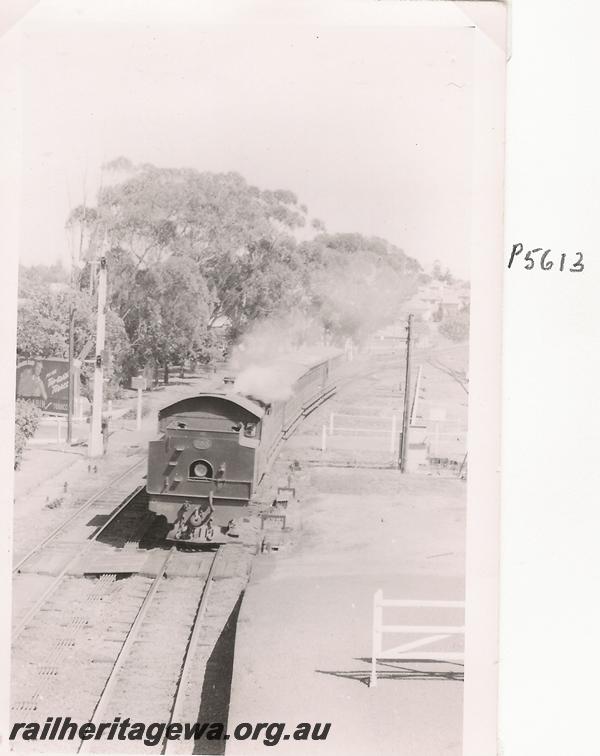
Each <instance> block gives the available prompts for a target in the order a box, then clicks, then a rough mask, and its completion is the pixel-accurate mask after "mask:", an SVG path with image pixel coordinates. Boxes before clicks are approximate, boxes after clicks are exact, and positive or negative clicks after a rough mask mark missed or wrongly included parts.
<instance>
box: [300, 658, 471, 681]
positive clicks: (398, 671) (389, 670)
mask: <svg viewBox="0 0 600 756" xmlns="http://www.w3.org/2000/svg"><path fill="white" fill-rule="evenodd" d="M355 661H361V662H365V663H366V664H369V665H370V664H371V659H370V658H368V657H361V658H358V659H355ZM412 664H415V665H417V664H418V666H412ZM427 664H436V665H442V664H443V667H444V668H443V669H439V668H436V669H422V667H423V666H424V665H427ZM457 667H458V669H456V668H457ZM315 672H318V673H319V674H320V675H331V676H333V677H341V678H344V679H346V680H356V681H357V682H359V683H362V684H363V685H366V686H367V687H368V685H369V680H370V678H371V670H370V668H369V669H356V670H326V669H317V670H315ZM377 679H378V680H430V681H433V680H449V681H459V682H462V681H463V680H464V669H463V665H462V664H452V663H448V662H445V663H443V662H440V661H436V660H435V659H432V660H431V662H427V661H423V660H422V659H414V660H412V659H403V660H402V661H398V660H393V659H389V660H386V659H378V660H377Z"/></svg>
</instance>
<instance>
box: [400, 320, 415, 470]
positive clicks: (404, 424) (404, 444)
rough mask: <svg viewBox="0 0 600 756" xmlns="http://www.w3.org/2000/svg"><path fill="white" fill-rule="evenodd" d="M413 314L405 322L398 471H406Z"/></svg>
mask: <svg viewBox="0 0 600 756" xmlns="http://www.w3.org/2000/svg"><path fill="white" fill-rule="evenodd" d="M412 319H413V316H412V315H409V316H408V323H407V324H406V375H405V378H404V408H403V410H402V443H401V444H400V472H406V454H407V452H408V429H409V426H410V409H411V407H410V347H411V343H410V340H411V334H410V331H411V327H412Z"/></svg>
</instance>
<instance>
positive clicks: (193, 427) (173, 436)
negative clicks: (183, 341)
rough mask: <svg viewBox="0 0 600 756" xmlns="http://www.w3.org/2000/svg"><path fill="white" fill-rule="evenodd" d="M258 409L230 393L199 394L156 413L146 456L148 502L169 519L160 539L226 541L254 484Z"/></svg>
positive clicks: (260, 411)
mask: <svg viewBox="0 0 600 756" xmlns="http://www.w3.org/2000/svg"><path fill="white" fill-rule="evenodd" d="M263 415H264V408H263V407H262V405H260V404H259V403H257V402H254V401H251V400H250V399H247V398H245V397H243V396H240V395H238V394H233V393H205V394H199V395H197V396H194V397H189V398H187V399H183V400H181V401H179V402H176V403H175V404H172V405H170V406H168V407H165V408H164V409H162V410H161V411H160V412H159V415H158V417H159V428H160V430H161V431H162V433H163V436H162V437H161V438H160V439H159V440H158V441H152V442H151V443H150V446H149V455H148V477H147V484H146V488H147V492H148V498H149V508H150V510H151V511H152V512H154V513H155V514H157V515H162V516H164V517H165V518H166V519H167V521H168V522H169V523H170V524H171V525H172V527H171V529H170V531H169V533H168V535H167V539H169V540H174V541H179V542H191V543H207V542H212V543H223V542H228V541H231V540H232V539H234V538H235V537H236V535H237V533H236V521H237V520H239V518H240V517H241V516H242V515H243V512H244V507H245V506H246V505H247V504H248V502H249V500H250V497H251V496H252V493H253V491H254V488H255V486H256V483H257V449H258V447H259V444H260V437H261V425H262V418H263Z"/></svg>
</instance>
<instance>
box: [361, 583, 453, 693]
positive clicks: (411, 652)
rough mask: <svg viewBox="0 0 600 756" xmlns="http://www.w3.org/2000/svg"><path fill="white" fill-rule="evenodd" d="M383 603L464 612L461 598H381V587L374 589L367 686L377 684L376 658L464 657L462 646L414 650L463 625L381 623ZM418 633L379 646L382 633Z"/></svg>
mask: <svg viewBox="0 0 600 756" xmlns="http://www.w3.org/2000/svg"><path fill="white" fill-rule="evenodd" d="M386 607H403V608H420V609H460V610H462V611H463V613H464V608H465V602H464V601H429V600H420V599H384V598H383V591H382V590H378V591H377V592H376V593H375V595H374V597H373V640H372V653H371V679H370V683H369V687H372V688H373V687H375V686H376V685H377V659H410V660H411V661H417V660H421V661H454V660H461V659H462V660H464V653H465V652H464V647H463V650H460V651H456V650H452V651H449V650H441V651H437V650H429V651H425V652H423V651H422V650H420V651H415V649H422V648H423V646H428V645H431V644H433V643H437V642H439V641H442V640H445V639H447V638H450V637H452V636H455V635H464V632H465V628H464V624H463V625H385V624H384V622H383V610H384V609H385V608H386ZM386 633H387V634H392V633H393V634H396V635H407V636H408V635H410V636H414V635H421V637H420V638H417V639H414V640H407V641H405V642H404V643H402V644H401V645H399V646H394V647H393V648H388V649H384V648H383V636H384V635H385V634H386Z"/></svg>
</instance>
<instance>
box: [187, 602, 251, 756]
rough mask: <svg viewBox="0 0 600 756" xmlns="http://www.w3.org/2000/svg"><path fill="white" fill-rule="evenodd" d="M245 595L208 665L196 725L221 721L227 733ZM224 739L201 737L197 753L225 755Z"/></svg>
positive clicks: (197, 745) (236, 606) (196, 748)
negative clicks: (238, 625) (236, 637)
mask: <svg viewBox="0 0 600 756" xmlns="http://www.w3.org/2000/svg"><path fill="white" fill-rule="evenodd" d="M243 597H244V594H243V593H242V594H241V595H240V597H239V598H238V600H237V602H236V604H235V606H234V608H233V610H232V612H231V614H230V615H229V617H228V619H227V622H226V623H225V627H224V628H223V630H222V631H221V635H220V636H219V639H218V640H217V642H216V643H215V646H214V648H213V651H212V653H211V655H210V657H209V659H208V663H207V665H206V672H205V674H204V684H203V686H202V697H201V699H200V708H199V710H198V715H197V717H196V721H197V722H221V723H222V724H223V726H224V727H225V731H227V718H228V717H229V702H230V700H231V680H232V677H233V652H234V648H235V633H236V629H237V621H238V615H239V613H240V607H241V605H242V599H243ZM225 746H226V741H225V740H221V739H219V740H206V739H205V738H200V739H199V740H196V741H195V743H194V753H195V754H203V756H213V755H214V754H224V753H225Z"/></svg>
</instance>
